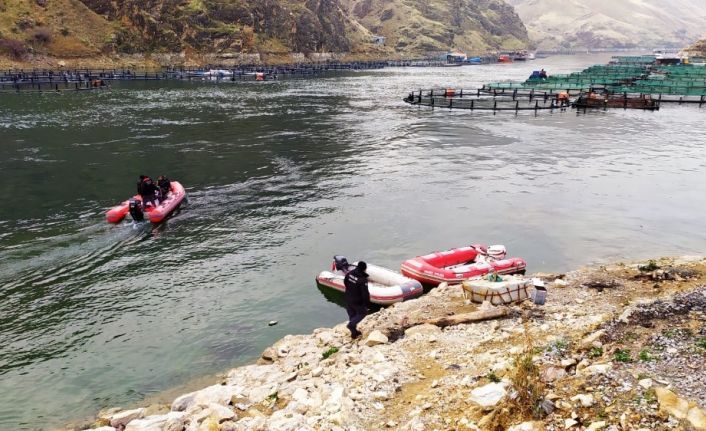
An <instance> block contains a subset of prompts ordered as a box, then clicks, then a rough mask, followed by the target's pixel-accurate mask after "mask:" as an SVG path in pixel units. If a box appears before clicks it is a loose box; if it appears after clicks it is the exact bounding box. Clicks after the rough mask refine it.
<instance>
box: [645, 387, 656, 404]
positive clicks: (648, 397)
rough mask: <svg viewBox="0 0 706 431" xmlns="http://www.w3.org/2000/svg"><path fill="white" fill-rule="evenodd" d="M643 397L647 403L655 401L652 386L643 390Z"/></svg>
mask: <svg viewBox="0 0 706 431" xmlns="http://www.w3.org/2000/svg"><path fill="white" fill-rule="evenodd" d="M643 398H644V399H645V401H647V402H648V403H649V404H653V403H656V402H657V392H655V389H654V388H649V389H647V390H646V391H645V394H644V395H643Z"/></svg>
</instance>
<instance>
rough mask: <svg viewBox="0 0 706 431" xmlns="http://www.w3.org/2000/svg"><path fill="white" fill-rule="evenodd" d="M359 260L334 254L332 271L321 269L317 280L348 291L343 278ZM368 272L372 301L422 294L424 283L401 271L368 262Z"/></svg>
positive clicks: (382, 303) (386, 300)
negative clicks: (348, 259) (349, 260)
mask: <svg viewBox="0 0 706 431" xmlns="http://www.w3.org/2000/svg"><path fill="white" fill-rule="evenodd" d="M355 265H357V262H355V263H353V264H349V263H348V261H347V259H346V258H345V257H343V256H334V263H333V266H332V268H331V270H330V271H321V273H319V275H317V276H316V282H317V283H318V284H319V285H321V286H324V287H328V288H330V289H335V290H338V291H340V292H345V291H346V285H345V284H344V283H343V279H344V278H345V277H346V274H347V273H348V272H349V271H350V270H352V269H353V268H355ZM365 272H367V273H368V276H369V277H368V291H369V292H370V302H372V303H374V304H379V305H389V304H394V303H395V302H400V301H404V300H407V299H410V298H415V297H417V296H420V295H421V294H422V293H423V292H424V289H423V288H422V284H421V283H420V282H419V281H417V280H413V279H411V278H407V277H405V276H403V275H402V274H400V273H399V272H395V271H392V270H391V269H387V268H383V267H381V266H377V265H373V264H370V263H369V264H368V268H367V269H366V270H365Z"/></svg>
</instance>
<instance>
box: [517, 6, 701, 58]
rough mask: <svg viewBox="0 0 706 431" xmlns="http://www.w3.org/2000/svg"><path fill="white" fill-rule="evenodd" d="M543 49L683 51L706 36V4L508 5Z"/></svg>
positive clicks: (532, 38) (533, 39)
mask: <svg viewBox="0 0 706 431" xmlns="http://www.w3.org/2000/svg"><path fill="white" fill-rule="evenodd" d="M509 3H510V4H512V5H514V6H515V9H516V10H517V13H518V14H519V15H520V17H522V20H523V21H524V23H525V25H526V26H527V28H528V30H529V33H530V39H531V40H532V41H533V42H534V43H535V44H536V45H537V46H538V47H539V48H540V49H555V48H613V47H616V48H622V47H636V46H648V47H662V46H674V47H683V46H685V45H687V44H689V43H691V42H693V41H694V40H696V39H698V38H700V37H703V36H704V35H705V34H706V25H704V24H706V1H704V0H668V1H665V0H617V1H616V0H590V1H587V0H509Z"/></svg>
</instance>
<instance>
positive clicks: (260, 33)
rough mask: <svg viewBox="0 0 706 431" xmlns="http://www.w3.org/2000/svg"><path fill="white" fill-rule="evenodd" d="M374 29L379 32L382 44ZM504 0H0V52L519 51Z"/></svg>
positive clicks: (518, 33) (20, 55) (519, 29)
mask: <svg viewBox="0 0 706 431" xmlns="http://www.w3.org/2000/svg"><path fill="white" fill-rule="evenodd" d="M373 35H382V36H385V37H387V41H386V43H385V44H384V45H375V44H374V43H372V36H373ZM527 42H528V37H527V31H526V29H525V27H524V25H523V24H522V22H521V20H520V19H519V17H518V16H517V14H516V13H515V12H514V10H513V8H512V7H511V6H509V5H508V4H507V3H505V2H504V1H503V0H480V1H472V0H442V1H436V2H433V4H430V3H429V2H427V1H424V0H261V1H244V0H139V1H138V0H122V1H114V0H0V56H3V55H4V56H5V57H9V58H13V59H15V60H20V59H24V58H28V57H32V56H33V55H32V54H37V55H40V56H42V55H45V56H52V57H61V58H67V57H68V58H71V57H95V56H100V55H103V56H112V55H118V54H138V55H139V54H154V53H179V54H181V55H182V56H184V57H188V56H190V55H197V54H204V53H210V54H219V55H224V54H226V55H228V56H237V55H238V54H260V56H261V57H263V56H264V55H286V54H289V53H292V52H295V53H304V54H305V55H306V54H309V53H314V52H319V53H320V52H336V53H351V54H363V55H368V56H391V55H397V54H399V55H418V54H423V53H426V52H429V51H445V50H447V49H452V48H457V49H462V50H466V51H469V52H483V51H486V50H488V49H497V48H507V49H511V48H518V47H522V46H525V45H526V44H527Z"/></svg>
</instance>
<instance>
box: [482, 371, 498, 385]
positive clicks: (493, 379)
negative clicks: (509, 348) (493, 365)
mask: <svg viewBox="0 0 706 431" xmlns="http://www.w3.org/2000/svg"><path fill="white" fill-rule="evenodd" d="M485 378H487V379H488V380H490V381H491V382H493V383H499V382H500V377H498V376H497V375H496V374H495V373H494V372H492V371H491V372H489V373H488V374H486V375H485Z"/></svg>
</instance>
